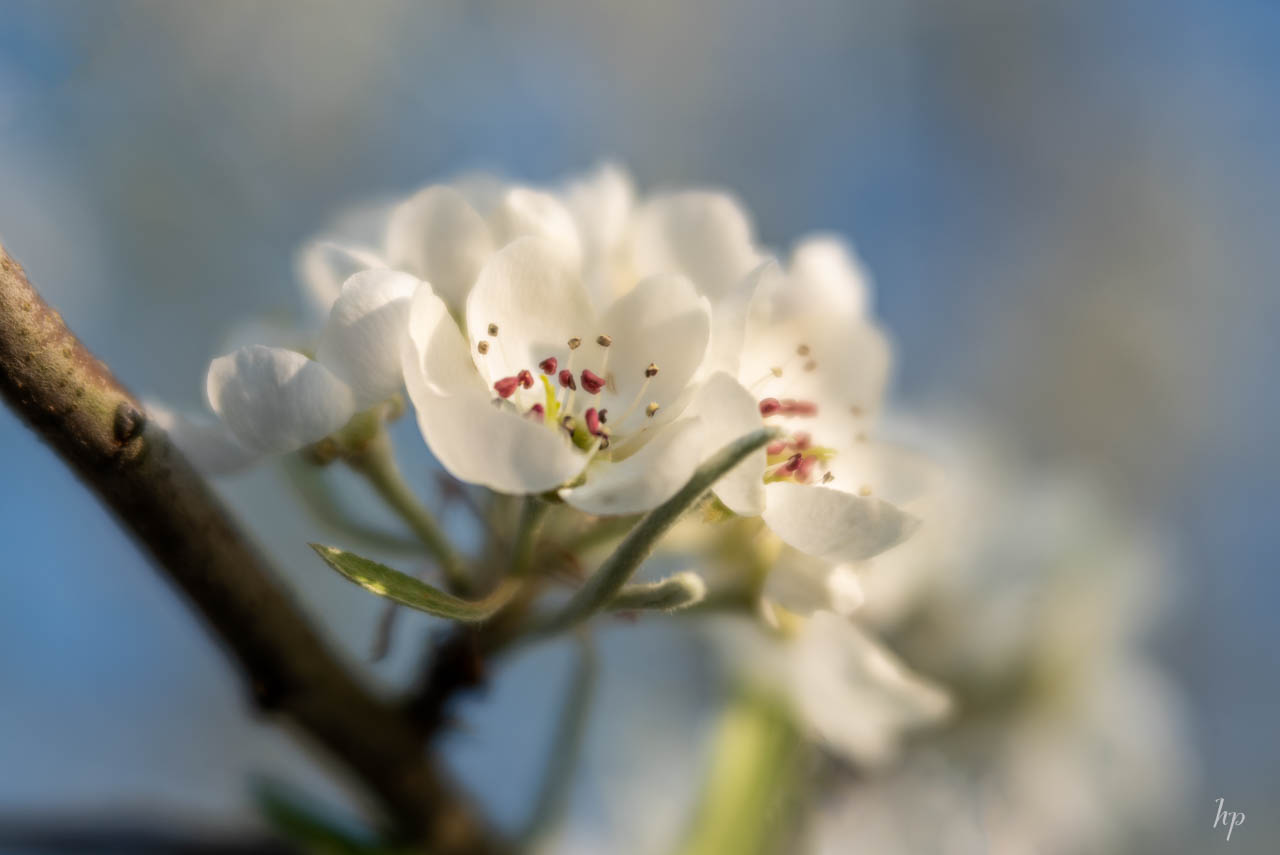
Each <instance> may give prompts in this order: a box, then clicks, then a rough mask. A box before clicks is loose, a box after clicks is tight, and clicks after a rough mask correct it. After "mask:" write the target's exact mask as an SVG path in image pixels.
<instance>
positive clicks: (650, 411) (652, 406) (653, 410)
mask: <svg viewBox="0 0 1280 855" xmlns="http://www.w3.org/2000/svg"><path fill="white" fill-rule="evenodd" d="M658 409H659V408H658V402H657V401H650V402H649V406H647V407H645V408H644V414H645V415H646V416H648V417H649V418H653V417H654V416H655V415H657V414H658Z"/></svg>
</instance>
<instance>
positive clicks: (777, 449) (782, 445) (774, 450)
mask: <svg viewBox="0 0 1280 855" xmlns="http://www.w3.org/2000/svg"><path fill="white" fill-rule="evenodd" d="M786 450H787V443H786V441H785V440H781V439H778V440H774V441H773V442H771V443H769V444H768V445H767V446H765V449H764V453H765V454H766V455H768V456H769V457H776V456H778V455H779V454H781V453H782V452H784V451H786Z"/></svg>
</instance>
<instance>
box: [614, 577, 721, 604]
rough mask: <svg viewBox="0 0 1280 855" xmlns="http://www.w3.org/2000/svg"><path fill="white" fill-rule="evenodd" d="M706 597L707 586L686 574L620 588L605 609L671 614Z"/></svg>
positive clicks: (700, 580) (700, 578)
mask: <svg viewBox="0 0 1280 855" xmlns="http://www.w3.org/2000/svg"><path fill="white" fill-rule="evenodd" d="M706 595H707V584H706V583H705V582H703V581H702V577H701V576H699V575H698V574H697V573H691V572H689V571H687V570H686V571H685V572H683V573H677V574H676V575H674V576H668V577H667V578H666V579H663V580H661V581H659V582H653V583H651V584H642V585H624V586H623V587H622V590H621V591H619V592H618V593H617V595H616V596H615V597H614V598H613V599H612V600H610V601H609V605H608V607H607V608H608V609H609V610H610V611H619V612H622V611H632V610H639V609H645V610H652V611H664V612H674V611H676V610H678V609H683V608H688V607H689V606H692V605H693V604H694V603H698V602H701V601H702V598H703V597H705V596H706Z"/></svg>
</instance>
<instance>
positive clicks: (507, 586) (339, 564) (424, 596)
mask: <svg viewBox="0 0 1280 855" xmlns="http://www.w3.org/2000/svg"><path fill="white" fill-rule="evenodd" d="M310 546H311V548H312V549H314V550H315V551H316V554H317V555H319V556H320V557H321V558H323V559H324V560H325V563H326V564H328V565H329V566H330V567H332V568H333V569H334V570H337V571H338V572H339V573H341V574H342V575H343V576H346V577H347V578H348V579H350V580H351V581H352V582H355V583H356V584H357V585H359V586H360V587H362V588H364V589H365V590H366V591H372V592H373V593H375V594H377V595H378V596H380V597H386V598H387V599H390V600H395V601H396V602H397V603H400V604H401V605H404V606H408V607H409V608H411V609H417V610H418V611H420V612H426V613H427V614H429V615H435V616H436V617H442V618H449V619H450V620H457V621H463V622H464V623H478V622H480V621H482V620H485V619H487V618H488V617H489V616H490V615H492V614H493V613H494V612H496V611H497V610H498V609H500V608H502V607H503V606H504V605H506V604H507V601H509V600H510V599H511V595H512V594H514V593H515V589H516V587H517V583H515V582H512V581H507V582H504V583H503V584H501V585H499V586H498V588H497V589H496V590H495V591H494V592H493V593H492V594H490V595H489V596H487V597H485V598H483V599H480V600H464V599H462V598H461V597H455V596H454V595H453V594H447V593H445V592H444V591H441V590H440V589H439V588H434V587H432V586H431V585H428V584H427V583H426V582H422V581H419V580H418V579H415V578H413V577H412V576H409V575H407V574H405V573H401V572H400V571H399V570H392V569H391V568H390V567H387V566H386V565H383V564H379V563H378V562H376V561H371V560H369V559H368V558H362V557H361V556H359V555H356V554H355V553H354V552H345V551H343V550H341V549H336V548H335V547H332V546H323V545H321V544H319V543H312V544H310Z"/></svg>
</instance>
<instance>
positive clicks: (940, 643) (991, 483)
mask: <svg viewBox="0 0 1280 855" xmlns="http://www.w3.org/2000/svg"><path fill="white" fill-rule="evenodd" d="M952 456H953V457H954V456H955V455H952ZM970 457H971V460H970V465H969V466H967V467H964V466H961V467H959V468H960V469H962V470H963V471H966V472H967V473H968V477H969V478H971V479H975V484H974V488H973V489H971V490H967V491H965V492H964V495H963V496H961V495H959V492H957V493H956V494H955V495H954V496H953V500H954V501H955V502H956V504H955V506H954V507H952V508H951V510H960V509H961V508H962V506H965V505H969V506H972V505H974V504H976V505H977V507H969V508H968V511H967V512H966V513H964V514H963V519H964V520H966V521H967V524H966V525H962V526H959V527H956V528H953V529H950V530H951V531H952V532H953V533H954V534H964V535H965V536H963V537H956V536H948V537H945V538H943V539H942V540H940V541H937V542H932V543H930V542H928V541H926V542H925V545H927V546H929V547H930V550H928V551H925V552H911V551H910V550H908V551H906V552H904V553H902V555H894V554H892V553H891V554H890V556H889V557H892V558H893V559H894V566H893V567H892V568H889V569H892V570H900V569H906V568H905V567H904V566H903V564H902V563H901V562H902V561H914V562H919V563H920V565H921V566H920V572H918V573H917V574H916V576H917V583H916V584H913V585H912V595H911V596H910V597H905V598H901V599H900V600H899V601H898V603H897V605H896V607H895V608H893V609H891V610H889V611H887V612H882V613H880V614H875V613H874V612H872V611H871V610H870V609H869V610H868V614H867V615H866V618H870V619H873V620H874V622H876V623H878V624H879V625H881V626H882V627H884V628H885V629H888V630H892V631H893V632H894V636H895V643H896V647H897V649H898V650H900V651H901V652H902V653H903V655H904V656H905V657H906V658H907V659H908V660H909V661H911V662H912V664H913V665H914V666H916V667H918V668H921V669H922V670H924V671H925V672H926V673H928V674H930V676H932V677H934V678H936V679H938V680H940V681H941V682H942V683H943V684H945V685H947V686H948V687H949V688H951V689H952V690H953V691H954V693H955V696H956V701H957V710H958V714H957V715H956V717H955V718H954V719H953V720H952V722H951V723H949V724H948V725H947V726H946V727H945V728H942V729H940V730H938V731H936V732H934V733H931V734H929V735H928V736H927V737H926V738H925V739H923V740H921V742H920V743H919V744H917V745H915V746H913V747H912V748H911V750H910V751H909V752H908V753H907V755H906V758H905V762H904V764H903V765H902V766H901V767H900V768H898V769H896V770H895V771H894V772H892V773H890V774H887V775H885V776H873V777H871V778H870V779H868V780H866V781H864V782H861V783H859V784H857V785H855V786H853V787H852V788H851V789H850V790H849V791H848V792H847V793H846V794H845V796H844V797H842V798H840V799H837V800H832V801H831V802H830V803H829V804H827V805H826V806H825V807H824V809H822V810H821V811H819V812H818V813H817V815H816V817H815V829H814V831H815V833H814V835H813V836H814V850H813V851H816V852H833V853H834V852H844V851H847V849H848V848H849V847H850V846H851V845H854V844H855V843H856V845H857V847H858V848H864V849H867V850H868V851H875V852H883V853H886V855H893V853H906V852H918V851H937V852H943V853H947V855H970V853H972V855H977V853H989V852H998V853H1005V852H1007V853H1016V852H1043V853H1046V855H1074V853H1081V852H1101V851H1122V850H1125V849H1126V848H1127V846H1128V845H1129V844H1131V843H1132V842H1133V841H1134V840H1136V839H1138V838H1139V836H1140V835H1144V834H1150V833H1153V832H1155V831H1158V830H1159V829H1160V828H1161V827H1162V826H1163V825H1165V824H1166V823H1168V822H1169V820H1170V819H1171V818H1172V817H1173V816H1175V815H1176V813H1177V811H1178V810H1179V808H1180V806H1181V805H1182V800H1183V797H1184V795H1185V781H1186V778H1187V774H1188V769H1189V762H1188V759H1187V756H1186V745H1187V743H1186V737H1185V734H1184V726H1183V721H1182V702H1181V700H1180V699H1179V698H1178V697H1177V695H1176V693H1175V692H1173V691H1172V690H1171V688H1170V686H1169V685H1168V683H1167V681H1166V679H1165V677H1164V675H1163V674H1162V673H1161V671H1160V669H1159V667H1158V666H1157V665H1156V663H1155V662H1154V661H1153V660H1152V659H1150V658H1149V657H1148V656H1147V655H1146V654H1145V653H1144V651H1143V644H1144V641H1145V636H1146V634H1147V632H1148V630H1149V629H1150V627H1151V625H1152V621H1153V619H1154V618H1155V617H1156V616H1157V615H1158V614H1159V613H1160V611H1161V610H1162V608H1161V605H1160V604H1161V603H1162V601H1164V600H1165V599H1166V597H1167V595H1168V590H1169V585H1168V580H1167V578H1166V575H1167V574H1166V572H1165V571H1166V567H1165V566H1164V560H1163V556H1162V554H1161V552H1160V551H1159V549H1158V548H1156V546H1155V544H1154V543H1153V541H1152V539H1151V538H1150V537H1149V536H1148V535H1147V534H1146V533H1145V532H1144V531H1143V529H1142V527H1141V526H1135V525H1134V524H1133V522H1132V521H1131V520H1126V519H1125V517H1124V515H1123V514H1117V513H1115V509H1114V508H1110V507H1109V506H1108V503H1107V502H1106V497H1105V496H1101V495H1099V494H1098V493H1097V492H1096V491H1093V490H1090V489H1088V488H1087V487H1086V486H1084V485H1082V484H1081V483H1080V482H1078V481H1075V480H1072V479H1063V478H1057V477H1048V478H1044V477H1037V478H1034V479H1028V478H1026V477H1025V476H1023V475H1020V474H1019V473H1018V472H1017V471H1009V470H1008V469H1007V467H1006V468H1004V469H1002V468H1000V467H998V466H995V467H993V466H992V463H991V461H992V460H993V459H994V458H993V457H992V456H991V455H986V456H975V455H970ZM943 512H944V513H946V512H947V511H946V510H944V511H943ZM975 527H976V528H977V535H976V536H974V535H973V532H972V531H969V532H964V531H963V529H969V528H975ZM895 552H896V551H895ZM880 561H881V559H879V558H877V559H876V560H875V561H873V562H871V564H872V567H871V568H869V569H870V570H871V572H875V573H879V572H880V571H881V570H884V569H886V568H883V567H880V566H878V565H879V564H880ZM860 572H865V571H864V569H861V568H860ZM869 587H871V586H869ZM869 605H870V604H869ZM922 812H927V813H928V814H929V815H930V816H931V817H932V818H933V819H932V822H931V823H930V824H929V825H928V826H927V827H925V826H922V824H921V823H920V822H919V817H920V815H921V813H922Z"/></svg>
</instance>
